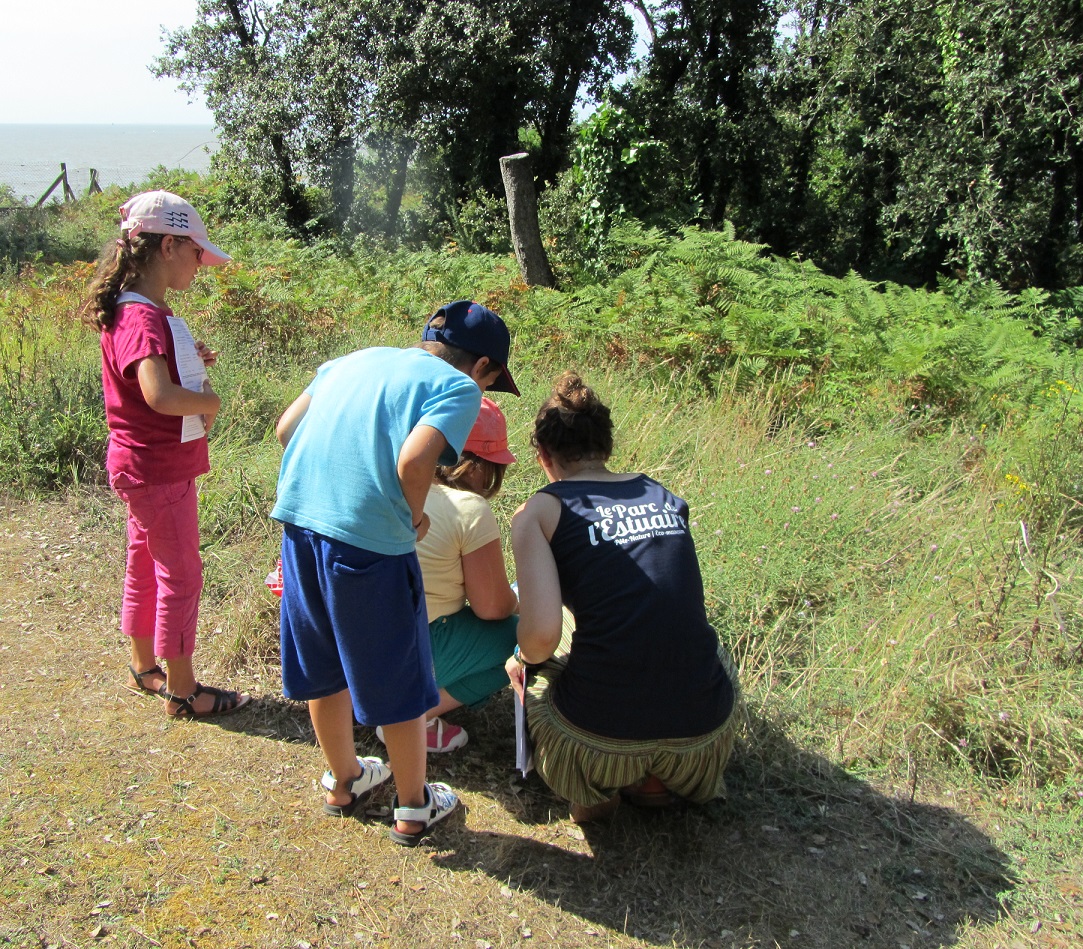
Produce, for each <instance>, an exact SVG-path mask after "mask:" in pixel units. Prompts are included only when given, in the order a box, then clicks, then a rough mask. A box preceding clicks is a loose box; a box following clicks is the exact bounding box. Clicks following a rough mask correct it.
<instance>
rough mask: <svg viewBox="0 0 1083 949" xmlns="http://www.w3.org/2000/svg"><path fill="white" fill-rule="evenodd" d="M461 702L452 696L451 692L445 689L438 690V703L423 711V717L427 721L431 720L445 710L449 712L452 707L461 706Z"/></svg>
mask: <svg viewBox="0 0 1083 949" xmlns="http://www.w3.org/2000/svg"><path fill="white" fill-rule="evenodd" d="M462 704H463V703H462V702H460V701H459V700H458V699H457V698H453V697H452V695H451V693H450V692H448V690H447V689H441V690H440V704H439V705H437V706H435V707H434V708H430V709H429V710H428V711H427V712H426V713H425V718H426V719H427V720H428V721H430V722H431V721H432V720H433V719H434V718H438V717H439V716H441V715H443V714H444V713H445V712H450V711H451V710H452V709H453V708H462Z"/></svg>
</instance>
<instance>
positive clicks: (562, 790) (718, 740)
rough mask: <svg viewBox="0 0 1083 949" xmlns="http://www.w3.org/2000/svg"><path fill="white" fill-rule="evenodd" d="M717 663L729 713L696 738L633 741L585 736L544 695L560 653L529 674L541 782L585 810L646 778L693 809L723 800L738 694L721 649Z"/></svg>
mask: <svg viewBox="0 0 1083 949" xmlns="http://www.w3.org/2000/svg"><path fill="white" fill-rule="evenodd" d="M719 657H720V658H721V659H722V665H723V668H725V670H726V674H727V675H728V676H729V677H730V681H731V682H732V683H733V688H734V692H735V696H734V706H733V711H732V712H731V713H730V716H729V718H727V719H726V721H725V722H723V723H722V724H721V725H720V726H719V727H718V728H716V729H714V731H711V732H708V733H707V734H705V735H699V736H697V737H695V738H662V739H649V740H645V741H632V740H627V739H618V738H606V737H604V736H602V735H596V734H594V733H593V732H588V731H585V730H584V729H582V728H579V727H577V726H575V725H573V724H572V723H571V722H569V721H568V720H567V719H566V718H565V717H564V716H563V715H562V714H561V713H560V712H559V711H558V710H557V709H556V707H555V706H554V705H553V702H552V700H551V697H550V687H551V686H552V684H553V683H554V682H555V681H556V680H557V679H558V678H559V677H560V675H561V673H562V672H563V671H564V668H565V666H566V664H567V657H566V656H563V655H558V656H556V657H554V658H552V659H550V660H549V661H548V662H546V663H543V664H542V665H540V666H538V667H536V668H534V669H532V670H531V676H532V678H531V680H530V681H529V682H528V685H527V690H526V719H527V728H528V730H529V733H530V741H531V744H532V746H533V751H534V767H535V768H536V769H537V770H538V773H539V774H540V775H541V777H542V780H544V781H545V783H546V784H547V785H549V787H550V788H552V789H553V791H555V792H556V793H557V794H559V795H560V796H561V797H562V798H564V799H565V800H567V801H570V802H571V803H573V804H581V805H585V806H590V805H593V804H601V803H602V802H603V801H607V800H608V799H609V798H611V797H612V796H613V795H614V794H615V793H617V791H619V790H620V789H621V788H623V787H629V786H632V785H636V784H639V783H640V782H641V781H643V780H644V779H645V778H646V777H647V776H648V775H654V776H655V777H657V778H658V779H659V780H661V782H662V783H663V784H664V785H665V786H666V787H667V788H668V789H669V790H670V791H672V792H673V793H674V794H677V795H679V796H680V797H682V798H685V799H686V800H689V801H692V802H694V803H697V804H702V803H705V802H707V801H712V800H714V799H716V798H722V797H725V796H726V782H725V779H724V777H723V772H724V771H725V769H726V765H727V764H728V763H729V759H730V755H731V754H732V752H733V744H734V740H735V738H736V732H737V717H738V716H737V714H736V713H737V710H738V707H739V703H740V701H741V694H740V686H739V684H738V680H737V672H736V669H735V668H734V666H733V662H732V660H731V659H730V657H729V654H728V652H727V651H726V650H725V649H723V648H722V647H721V646H720V647H719Z"/></svg>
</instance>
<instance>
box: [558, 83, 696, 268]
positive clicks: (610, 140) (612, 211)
mask: <svg viewBox="0 0 1083 949" xmlns="http://www.w3.org/2000/svg"><path fill="white" fill-rule="evenodd" d="M573 169H574V175H575V181H576V182H577V184H578V186H579V188H580V189H581V192H582V212H581V219H580V226H581V227H582V228H583V230H584V231H585V233H586V234H587V237H588V240H589V241H590V242H591V243H592V244H593V245H594V246H595V247H600V246H601V244H602V242H603V241H604V239H605V237H606V235H607V234H608V232H609V228H610V227H611V226H612V225H613V223H614V222H618V221H622V220H625V219H627V218H635V219H637V220H639V221H642V222H644V223H645V224H647V225H648V226H651V225H655V226H665V225H670V226H676V225H679V224H683V223H684V222H686V221H688V220H689V219H690V218H692V217H693V216H694V215H695V213H696V204H695V202H694V201H691V200H689V199H688V198H687V197H686V194H685V192H686V187H685V186H684V183H683V182H682V181H681V180H680V173H679V169H678V167H677V165H676V163H675V161H674V160H673V157H672V155H671V152H670V147H669V146H668V145H667V144H666V143H665V142H663V141H660V140H658V139H654V138H651V137H650V136H649V134H648V132H647V130H646V128H645V127H644V126H643V125H642V124H641V123H640V122H638V121H637V120H636V119H634V118H633V117H632V116H631V115H630V114H629V113H628V112H627V111H626V110H625V109H622V108H619V107H616V106H613V105H610V104H609V103H607V102H606V103H602V105H601V106H600V107H599V108H598V109H597V111H595V112H594V113H593V114H592V115H591V116H590V117H589V118H588V119H587V120H586V121H585V122H584V123H583V125H582V127H581V128H580V130H579V141H578V143H577V145H576V148H575V163H574V165H573Z"/></svg>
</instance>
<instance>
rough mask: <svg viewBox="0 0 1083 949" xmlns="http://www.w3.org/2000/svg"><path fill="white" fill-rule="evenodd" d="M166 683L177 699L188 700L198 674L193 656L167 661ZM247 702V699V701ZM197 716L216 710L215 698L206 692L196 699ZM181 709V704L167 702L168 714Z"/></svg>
mask: <svg viewBox="0 0 1083 949" xmlns="http://www.w3.org/2000/svg"><path fill="white" fill-rule="evenodd" d="M165 671H166V682H165V690H166V691H167V692H168V693H169V694H170V695H175V696H177V698H182V699H186V698H188V696H189V695H191V694H192V693H193V692H195V690H196V674H195V670H194V669H193V668H192V657H191V656H177V657H176V658H175V659H167V660H166V661H165ZM245 701H247V699H245ZM193 705H194V706H195V713H196V715H206V714H207V713H209V712H210V711H211V709H213V708H214V696H213V695H211V694H210V693H208V692H204V693H202V694H201V695H199V696H197V697H196V700H195V702H194V703H193ZM179 707H180V703H177V702H166V713H167V714H172V713H173V712H176V711H177V709H178V708H179Z"/></svg>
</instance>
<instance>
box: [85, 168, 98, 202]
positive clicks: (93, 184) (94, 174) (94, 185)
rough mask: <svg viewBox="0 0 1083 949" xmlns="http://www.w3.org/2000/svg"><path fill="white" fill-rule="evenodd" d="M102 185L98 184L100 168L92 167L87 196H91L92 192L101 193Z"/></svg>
mask: <svg viewBox="0 0 1083 949" xmlns="http://www.w3.org/2000/svg"><path fill="white" fill-rule="evenodd" d="M101 193H102V186H101V185H100V184H98V169H97V168H91V169H90V184H89V185H87V189H86V196H87V197H88V198H89V197H90V196H91V195H92V194H101Z"/></svg>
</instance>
